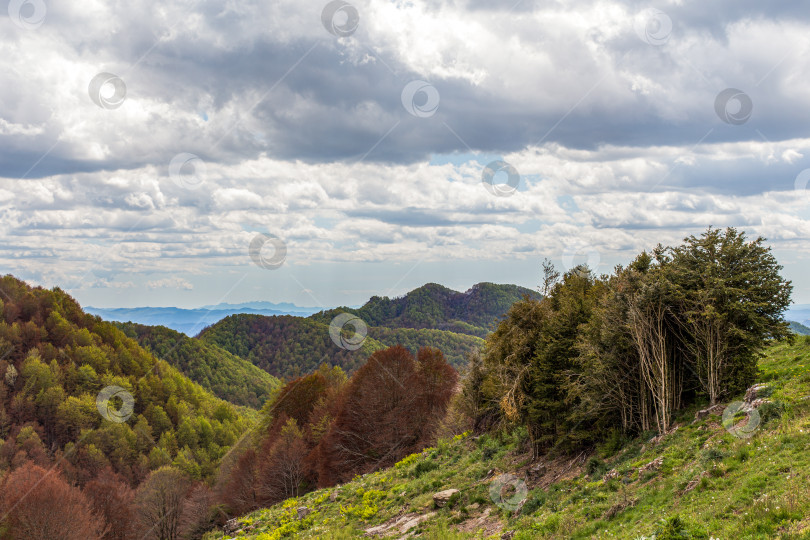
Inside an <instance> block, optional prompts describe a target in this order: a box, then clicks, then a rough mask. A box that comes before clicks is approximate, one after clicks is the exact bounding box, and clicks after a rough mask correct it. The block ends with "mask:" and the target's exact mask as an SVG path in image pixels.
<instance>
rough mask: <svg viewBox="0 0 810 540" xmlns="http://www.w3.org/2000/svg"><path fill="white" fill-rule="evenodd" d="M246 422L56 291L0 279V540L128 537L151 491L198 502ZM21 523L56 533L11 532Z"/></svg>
mask: <svg viewBox="0 0 810 540" xmlns="http://www.w3.org/2000/svg"><path fill="white" fill-rule="evenodd" d="M245 412H246V411H243V410H241V409H240V408H237V407H235V406H234V405H232V404H230V403H227V402H225V401H223V400H221V399H218V398H216V397H214V396H213V395H212V394H210V393H209V392H207V391H206V390H205V389H203V388H202V387H200V386H199V385H198V384H195V383H193V382H192V381H191V380H189V379H188V378H187V377H186V376H185V375H183V374H182V373H180V372H179V371H178V370H177V369H175V368H174V367H172V366H171V365H169V364H168V363H166V362H164V361H162V360H159V359H157V358H155V357H154V356H153V355H152V354H150V353H149V352H147V351H146V350H144V349H143V348H142V347H140V346H139V345H138V344H137V343H136V342H135V341H134V340H132V339H130V338H128V337H127V336H126V335H124V333H123V332H121V331H120V330H119V329H118V328H116V327H115V326H114V325H113V324H111V323H109V322H106V321H102V320H101V319H100V318H98V317H96V316H93V315H90V314H87V313H84V312H83V311H82V309H81V307H80V306H79V304H78V303H77V302H76V301H75V300H74V299H73V298H71V297H70V296H69V295H68V294H66V293H65V292H63V291H62V290H60V289H58V288H57V289H53V290H46V289H42V288H39V287H36V288H33V287H30V286H28V285H27V284H26V283H24V282H22V281H20V280H18V279H16V278H14V277H12V276H5V277H3V278H2V279H0V516H2V517H0V520H2V522H0V537H3V538H56V537H59V538H70V539H73V538H101V537H102V531H104V530H105V529H107V528H108V527H109V530H110V531H112V532H111V535H110V536H104V538H131V537H130V536H123V535H118V534H117V532H116V531H118V530H119V529H120V528H121V527H124V526H126V527H129V525H130V524H131V523H132V520H134V519H135V516H134V514H133V512H134V509H133V508H134V503H133V501H134V500H135V501H138V505H139V506H138V507H139V508H140V509H142V510H144V512H146V511H147V510H148V508H149V505H150V504H151V501H153V498H152V495H153V494H154V492H155V491H154V490H155V489H157V488H158V487H159V485H158V484H160V483H161V482H163V481H166V482H171V483H174V484H177V485H180V486H182V487H183V489H189V490H191V489H197V488H199V490H202V491H199V493H202V494H204V493H205V492H206V490H207V487H206V484H205V483H204V482H203V481H204V480H211V479H212V478H213V475H214V473H215V470H216V468H217V465H218V464H219V461H220V460H221V459H222V457H223V456H225V455H226V454H227V453H228V452H229V450H230V448H231V446H232V445H233V444H234V443H235V442H236V441H237V440H238V439H239V437H241V436H242V435H243V434H244V433H245V432H246V431H248V430H249V429H250V428H251V427H253V426H254V421H253V418H252V417H248V416H246V415H245ZM252 416H255V414H254V415H252ZM46 471H47V472H46ZM37 486H41V487H40V488H39V489H38V491H35V492H34V493H33V495H31V496H29V494H30V493H31V492H32V491H33V490H35V488H37ZM23 499H24V500H25V502H24V504H17V502H18V501H22V500H23ZM26 512H28V513H26ZM32 513H36V515H37V516H40V517H41V518H42V519H45V517H47V516H54V517H53V520H55V521H58V522H59V524H58V527H59V528H58V529H51V530H54V531H59V534H55V533H54V534H53V535H45V536H43V535H42V534H39V535H38V534H22V532H21V531H28V530H29V529H26V528H25V526H26V525H25V524H26V523H29V522H28V521H26V520H28V519H29V518H30V519H34V518H31V517H30V516H31V515H33V514H32ZM144 516H145V517H144V519H151V518H149V516H148V512H147V513H144ZM37 519H38V518H37ZM41 521H42V520H41V519H40V522H41ZM150 527H151V525H149V526H147V527H145V528H144V529H143V530H144V531H146V530H148V529H149V528H150ZM63 532H64V534H62V533H63Z"/></svg>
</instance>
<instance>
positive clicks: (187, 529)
mask: <svg viewBox="0 0 810 540" xmlns="http://www.w3.org/2000/svg"><path fill="white" fill-rule="evenodd" d="M213 505H214V495H213V493H212V492H211V490H210V489H209V488H208V486H207V485H205V484H203V483H198V484H195V485H194V487H193V488H191V491H190V492H189V494H188V496H187V497H186V499H185V500H184V501H183V511H182V512H181V516H182V517H181V520H180V530H181V532H182V535H183V537H184V538H202V536H203V534H205V533H206V532H207V531H210V530H211V529H213V528H214V527H215V526H216V520H215V519H214V517H215V514H214V513H213V512H212V507H213Z"/></svg>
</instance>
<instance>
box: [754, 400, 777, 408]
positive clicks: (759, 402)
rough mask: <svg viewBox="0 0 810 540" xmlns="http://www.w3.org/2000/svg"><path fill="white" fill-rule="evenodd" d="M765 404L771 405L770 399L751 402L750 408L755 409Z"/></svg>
mask: <svg viewBox="0 0 810 540" xmlns="http://www.w3.org/2000/svg"><path fill="white" fill-rule="evenodd" d="M766 403H772V402H771V400H770V399H765V398H758V399H755V400H754V401H752V402H751V408H752V409H756V408H758V407H760V406H762V405H765V404H766Z"/></svg>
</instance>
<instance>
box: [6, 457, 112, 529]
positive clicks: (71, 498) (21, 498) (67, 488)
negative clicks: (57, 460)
mask: <svg viewBox="0 0 810 540" xmlns="http://www.w3.org/2000/svg"><path fill="white" fill-rule="evenodd" d="M0 516H2V517H1V518H0V535H3V536H2V537H3V538H10V539H11V538H32V539H33V538H36V539H37V540H88V539H100V538H102V537H103V536H104V534H105V532H106V530H105V525H104V520H103V518H102V517H101V516H100V515H99V514H97V513H96V512H94V511H93V507H92V504H91V502H90V501H89V500H88V498H87V497H86V496H85V495H84V494H83V493H82V492H81V491H80V490H79V489H78V488H76V487H73V486H71V485H69V484H68V483H67V482H65V480H64V479H63V478H62V475H61V473H60V472H59V471H57V470H55V469H51V470H45V469H43V468H42V467H39V466H37V465H34V464H32V463H30V462H28V463H25V464H24V465H22V466H21V467H18V468H17V469H15V470H13V471H12V472H10V473H9V474H8V475H7V476H6V477H5V478H4V479H3V481H2V483H0Z"/></svg>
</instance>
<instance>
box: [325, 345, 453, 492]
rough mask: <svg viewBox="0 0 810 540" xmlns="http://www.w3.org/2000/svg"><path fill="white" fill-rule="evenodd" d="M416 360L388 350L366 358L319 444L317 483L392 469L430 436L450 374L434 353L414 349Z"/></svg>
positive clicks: (399, 350) (400, 349)
mask: <svg viewBox="0 0 810 540" xmlns="http://www.w3.org/2000/svg"><path fill="white" fill-rule="evenodd" d="M420 358H421V360H414V358H413V356H412V355H411V354H410V353H409V352H408V350H407V349H405V348H404V347H402V346H396V347H390V348H388V349H384V350H381V351H377V352H375V353H374V354H373V355H371V357H370V358H369V359H368V361H367V362H366V364H365V365H363V366H362V367H361V368H360V369H359V370H358V371H357V373H355V375H354V376H353V377H352V378H351V380H350V381H349V383H348V384H347V385H346V387H345V389H344V391H343V392H342V393H341V396H340V398H339V400H338V402H339V403H338V411H337V413H336V416H335V421H334V422H333V423H332V426H331V428H330V430H329V432H328V433H327V435H326V436H325V437H324V438H323V439H322V440H321V442H320V444H319V448H318V451H319V455H320V456H321V462H320V468H319V483H320V484H321V485H333V484H334V483H336V482H342V481H345V480H348V479H351V478H352V476H354V475H355V474H358V473H365V472H369V471H371V470H376V469H377V468H380V467H385V466H389V465H392V464H394V463H396V462H397V461H399V460H400V459H402V458H403V457H404V456H405V455H407V454H409V453H412V452H415V451H418V450H420V449H421V448H422V447H423V445H424V444H426V441H428V440H430V439H431V438H432V437H433V435H434V429H435V426H436V424H437V421H438V420H439V419H440V418H441V417H443V416H444V413H445V411H446V407H447V402H448V401H449V397H448V396H447V394H448V388H449V389H452V388H453V387H454V386H455V384H456V375H455V370H453V369H452V368H451V367H449V366H446V363H445V361H444V357H443V356H442V355H441V353H440V352H438V351H436V350H432V351H420ZM448 368H449V370H450V371H448Z"/></svg>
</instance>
